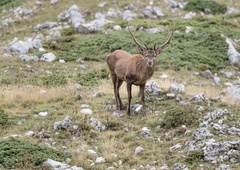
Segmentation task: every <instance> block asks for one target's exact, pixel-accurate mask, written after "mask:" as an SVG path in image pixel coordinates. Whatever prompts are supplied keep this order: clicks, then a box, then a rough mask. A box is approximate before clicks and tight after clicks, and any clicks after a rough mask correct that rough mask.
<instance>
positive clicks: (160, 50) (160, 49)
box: [154, 47, 164, 55]
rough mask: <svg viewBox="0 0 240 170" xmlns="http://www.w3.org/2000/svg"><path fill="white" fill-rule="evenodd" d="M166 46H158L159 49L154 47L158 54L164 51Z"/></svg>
mask: <svg viewBox="0 0 240 170" xmlns="http://www.w3.org/2000/svg"><path fill="white" fill-rule="evenodd" d="M163 49H164V47H162V48H157V49H154V51H155V53H156V54H157V55H158V54H160V53H161V52H162V51H163Z"/></svg>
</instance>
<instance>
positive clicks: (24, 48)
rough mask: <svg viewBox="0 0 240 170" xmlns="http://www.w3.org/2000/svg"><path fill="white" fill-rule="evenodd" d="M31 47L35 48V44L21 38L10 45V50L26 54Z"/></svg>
mask: <svg viewBox="0 0 240 170" xmlns="http://www.w3.org/2000/svg"><path fill="white" fill-rule="evenodd" d="M31 48H33V45H32V43H31V42H26V41H21V40H20V41H17V42H14V43H12V44H11V45H10V51H12V52H13V53H20V54H26V53H28V51H29V49H31Z"/></svg>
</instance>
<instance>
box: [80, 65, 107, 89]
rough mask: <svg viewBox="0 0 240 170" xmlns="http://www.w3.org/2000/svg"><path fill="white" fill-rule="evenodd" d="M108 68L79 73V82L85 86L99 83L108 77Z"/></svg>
mask: <svg viewBox="0 0 240 170" xmlns="http://www.w3.org/2000/svg"><path fill="white" fill-rule="evenodd" d="M108 75H109V73H108V70H107V69H106V68H103V69H101V70H93V71H90V72H87V73H78V75H77V82H78V83H79V84H81V85H84V86H92V85H97V82H98V81H99V80H101V79H104V78H108Z"/></svg>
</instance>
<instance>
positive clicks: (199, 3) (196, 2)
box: [184, 0, 227, 14]
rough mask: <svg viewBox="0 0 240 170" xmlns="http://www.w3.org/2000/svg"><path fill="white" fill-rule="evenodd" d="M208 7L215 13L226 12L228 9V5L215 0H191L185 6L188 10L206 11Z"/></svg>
mask: <svg viewBox="0 0 240 170" xmlns="http://www.w3.org/2000/svg"><path fill="white" fill-rule="evenodd" d="M206 8H208V9H210V10H211V11H212V13H213V14H224V13H225V12H226V11H227V7H226V5H221V4H219V3H217V2H215V1H213V0H190V1H189V2H188V3H187V5H186V6H185V8H184V9H185V10H186V11H195V12H204V10H205V9H206Z"/></svg>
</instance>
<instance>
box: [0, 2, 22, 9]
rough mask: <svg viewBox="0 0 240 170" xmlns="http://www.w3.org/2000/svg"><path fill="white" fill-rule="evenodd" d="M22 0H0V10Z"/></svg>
mask: <svg viewBox="0 0 240 170" xmlns="http://www.w3.org/2000/svg"><path fill="white" fill-rule="evenodd" d="M23 1H24V0H0V10H3V9H10V8H13V7H15V6H19V5H21V3H22V2H23Z"/></svg>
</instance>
